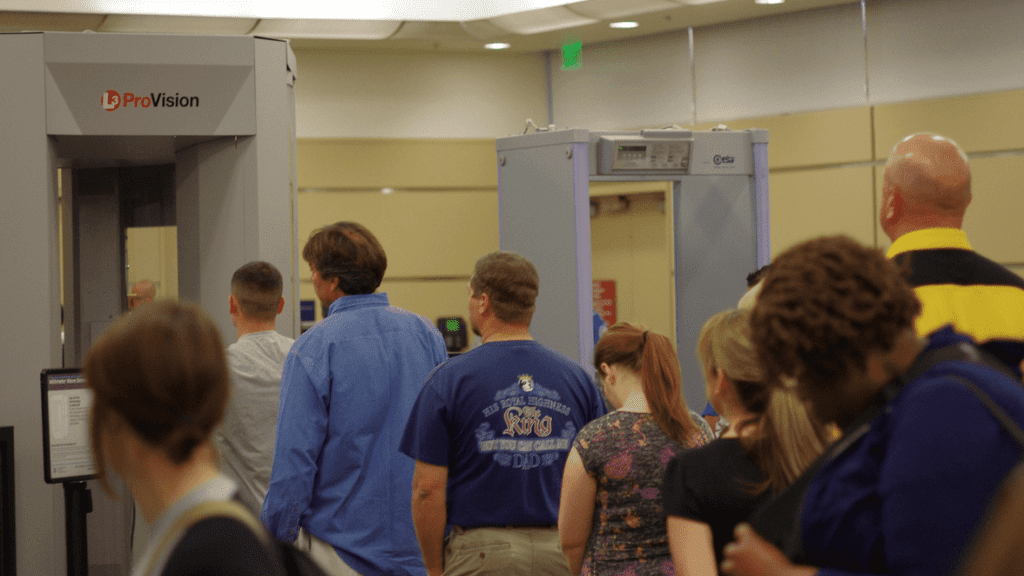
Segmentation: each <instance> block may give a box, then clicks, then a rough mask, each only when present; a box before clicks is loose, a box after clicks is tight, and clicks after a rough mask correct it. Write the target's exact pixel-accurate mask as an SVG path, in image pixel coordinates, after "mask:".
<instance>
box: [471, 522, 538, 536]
mask: <svg viewBox="0 0 1024 576" xmlns="http://www.w3.org/2000/svg"><path fill="white" fill-rule="evenodd" d="M478 528H497V529H499V530H524V529H533V530H538V529H539V530H557V529H558V524H505V525H500V524H486V525H483V526H467V527H463V526H452V532H454V533H456V534H465V533H466V532H467V531H469V530H476V529H478Z"/></svg>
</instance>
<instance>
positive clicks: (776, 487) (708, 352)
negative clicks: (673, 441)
mask: <svg viewBox="0 0 1024 576" xmlns="http://www.w3.org/2000/svg"><path fill="white" fill-rule="evenodd" d="M749 319H750V311H749V310H727V311H724V312H721V313H719V314H717V315H715V316H713V317H712V318H711V319H710V320H708V321H707V323H706V324H704V328H703V329H702V330H701V334H700V339H699V340H698V344H697V356H698V357H699V358H700V362H701V365H702V366H703V369H704V376H705V379H706V383H707V393H708V398H709V399H710V401H711V405H712V406H713V407H714V409H715V411H716V412H718V413H719V414H721V415H722V416H723V417H724V418H725V419H727V420H728V421H729V423H730V426H729V429H728V430H727V431H726V432H725V433H723V434H722V436H721V438H719V439H718V440H716V441H714V442H712V443H711V444H709V445H708V446H705V447H703V448H701V449H698V450H691V451H689V452H686V453H683V454H681V455H680V456H678V457H676V458H674V459H673V460H672V462H670V463H669V466H668V471H667V473H666V476H665V486H664V500H665V514H666V516H667V530H668V539H669V545H670V547H671V549H672V558H673V560H674V563H675V569H676V574H678V575H684V574H685V575H688V576H690V575H699V576H713V575H715V574H717V573H718V571H717V569H716V566H717V565H718V564H719V563H721V561H722V549H723V547H724V546H725V545H726V544H727V543H729V542H730V541H732V532H733V528H734V527H735V526H736V524H738V523H739V522H741V521H743V520H745V519H746V518H747V516H748V515H749V514H750V513H751V512H752V511H753V510H754V509H755V508H756V507H757V506H758V505H760V504H761V503H763V502H764V501H766V500H767V499H768V498H769V497H771V495H772V494H774V493H776V492H778V491H781V490H782V489H783V488H785V487H786V486H787V485H789V483H790V482H792V481H793V479H795V478H796V477H797V476H798V475H799V474H800V472H801V471H802V470H803V469H804V468H805V467H806V466H807V465H808V464H810V463H811V462H812V461H813V460H814V459H815V458H816V457H817V456H818V455H819V454H820V453H821V452H822V451H823V450H824V447H825V444H826V442H827V438H828V430H827V429H825V428H824V427H821V426H817V425H815V424H813V423H812V422H811V420H810V418H809V417H808V415H807V412H806V411H805V409H804V407H803V405H802V404H801V403H800V402H799V400H797V399H796V397H795V396H794V395H793V394H792V393H790V392H788V391H785V390H781V389H774V388H771V387H769V386H767V385H766V384H765V382H764V379H763V377H762V372H761V370H760V368H759V366H758V364H757V361H756V358H755V355H754V349H753V346H752V345H751V342H750V323H749Z"/></svg>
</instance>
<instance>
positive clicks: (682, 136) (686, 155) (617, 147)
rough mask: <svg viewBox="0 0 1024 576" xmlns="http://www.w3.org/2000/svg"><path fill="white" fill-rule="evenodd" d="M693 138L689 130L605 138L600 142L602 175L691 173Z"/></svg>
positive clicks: (598, 151) (599, 167)
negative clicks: (652, 171) (660, 171)
mask: <svg viewBox="0 0 1024 576" xmlns="http://www.w3.org/2000/svg"><path fill="white" fill-rule="evenodd" d="M692 145H693V136H692V134H691V133H690V132H688V131H682V130H679V131H672V133H666V134H658V135H656V136H655V135H651V134H649V133H646V131H645V132H641V134H640V135H619V134H614V135H602V136H601V137H600V139H599V140H598V142H597V147H598V150H597V162H598V166H597V172H598V173H599V174H635V173H637V172H648V171H651V170H664V171H666V172H672V173H674V174H687V173H688V170H689V167H690V152H691V148H692Z"/></svg>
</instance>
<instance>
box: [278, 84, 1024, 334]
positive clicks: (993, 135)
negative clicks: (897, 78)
mask: <svg viewBox="0 0 1024 576" xmlns="http://www.w3.org/2000/svg"><path fill="white" fill-rule="evenodd" d="M1022 108H1024V90H1015V91H1009V92H999V93H993V94H982V95H975V96H966V97H955V98H946V99H941V100H928V101H923V102H909V103H903V104H887V105H884V106H874V107H857V108H844V109H838V110H824V111H816V112H809V113H805V114H790V115H783V116H774V117H764V118H752V119H746V120H737V121H734V122H730V123H729V126H730V127H731V128H735V129H743V128H749V127H759V128H767V129H768V130H769V138H770V143H769V165H770V169H771V176H770V178H771V182H770V188H771V190H770V212H771V243H772V253H773V255H776V254H778V253H779V252H781V251H782V250H785V249H786V248H788V247H790V246H792V245H793V244H796V243H798V242H800V241H802V240H806V239H808V238H812V237H814V236H819V235H823V234H837V233H843V234H848V235H850V236H852V237H853V238H855V239H857V240H859V241H861V242H864V243H866V244H874V245H877V246H879V247H881V248H885V247H887V246H888V243H889V241H888V238H886V237H885V235H884V234H882V233H881V231H880V230H878V227H877V224H876V222H877V216H876V214H877V208H876V206H877V201H878V200H877V197H878V191H879V190H880V183H881V176H882V167H883V166H884V163H885V159H886V157H887V155H888V151H889V149H890V148H891V147H892V146H893V145H894V144H895V143H896V142H898V141H899V139H900V138H901V137H902V136H904V135H906V134H910V133H914V132H920V131H936V132H940V133H942V134H945V135H947V136H950V137H952V138H954V139H956V140H957V141H958V142H960V143H961V145H962V146H963V147H964V148H965V150H966V151H967V153H968V155H969V156H970V158H971V167H972V172H973V175H974V182H973V183H974V186H973V190H974V200H973V202H972V205H971V208H970V209H969V211H968V215H967V218H966V220H965V223H964V228H965V230H966V231H967V233H968V237H969V238H970V239H971V241H972V243H973V244H974V246H975V247H976V248H977V249H978V251H979V252H981V253H983V254H985V255H987V256H989V257H990V258H993V259H994V260H996V261H998V262H1001V263H1003V264H1006V265H1010V266H1011V268H1012V269H1013V270H1014V271H1016V272H1017V273H1021V274H1024V240H1021V233H1020V231H1019V224H1018V222H1019V215H1020V214H1024V194H1020V193H1019V187H1020V185H1021V182H1024V117H1022V116H1021V115H1019V114H1018V113H1017V111H1019V110H1020V109H1022ZM707 127H708V126H696V127H695V129H704V128H707ZM298 161H299V188H300V190H301V192H300V195H299V229H300V232H299V234H300V238H305V237H306V236H307V235H308V234H309V231H311V230H312V229H314V228H315V227H318V226H322V225H324V224H327V223H330V222H334V221H337V220H343V219H344V220H356V221H359V222H362V223H363V224H365V225H367V226H368V227H369V228H370V229H371V230H373V231H374V232H375V233H376V234H377V235H378V236H379V237H380V239H381V242H382V243H383V244H384V247H385V249H386V250H387V251H388V254H389V267H388V273H387V275H386V276H385V281H384V284H383V285H382V289H383V290H386V291H388V292H389V293H390V294H391V297H392V301H393V302H394V303H395V304H396V305H398V306H402V307H405V308H408V309H410V310H413V311H415V312H417V313H420V314H423V315H425V316H427V317H428V318H430V319H431V320H434V319H436V318H437V317H440V316H464V315H465V304H466V303H465V299H466V295H465V284H466V282H467V281H468V279H469V275H470V273H471V269H472V265H473V262H474V261H475V259H476V258H478V257H479V256H480V255H483V254H485V253H487V252H489V251H491V250H496V249H497V248H498V224H497V217H498V216H497V194H496V188H497V180H496V167H495V157H494V143H493V141H490V140H400V139H395V140H391V139H387V140H365V139H309V140H307V139H304V140H301V141H300V143H299V158H298ZM384 187H393V188H396V190H397V191H396V192H394V193H393V194H388V195H385V194H381V193H380V189H381V188H384ZM665 189H666V185H665V184H664V183H653V184H645V185H637V184H628V185H627V184H601V185H596V184H595V185H594V186H592V189H591V195H592V196H595V197H596V196H607V195H611V196H615V195H627V196H628V197H630V198H632V202H631V208H630V210H629V211H627V212H625V213H621V214H604V215H599V216H597V217H596V218H594V219H593V220H592V221H591V236H592V237H591V242H592V246H593V275H594V277H595V278H610V279H614V280H616V282H617V298H618V318H619V319H620V320H623V321H629V322H637V323H641V324H644V325H645V326H647V327H648V328H649V329H651V330H655V331H658V332H662V333H666V334H672V333H674V330H675V327H674V325H673V319H674V313H673V310H672V306H673V302H674V298H675V296H674V293H673V283H672V254H671V245H672V243H671V238H672V231H671V223H672V219H671V218H669V217H667V216H666V213H664V212H662V211H661V204H660V200H659V198H661V197H662V196H663V195H664V190H665ZM669 196H671V195H669ZM668 214H671V208H668ZM302 291H303V292H302V293H303V298H313V292H312V286H311V285H310V284H309V282H308V279H307V280H306V281H304V282H303V285H302Z"/></svg>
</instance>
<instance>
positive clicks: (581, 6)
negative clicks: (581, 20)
mask: <svg viewBox="0 0 1024 576" xmlns="http://www.w3.org/2000/svg"><path fill="white" fill-rule="evenodd" d="M567 7H568V8H569V9H570V10H572V11H573V12H576V13H577V14H582V15H584V16H586V17H588V18H593V19H595V20H617V19H619V18H636V15H637V14H646V13H648V12H658V11H659V10H671V9H672V8H679V4H677V3H675V2H672V1H670V0H627V1H623V0H586V1H585V2H574V3H572V4H569V5H568V6H567Z"/></svg>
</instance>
